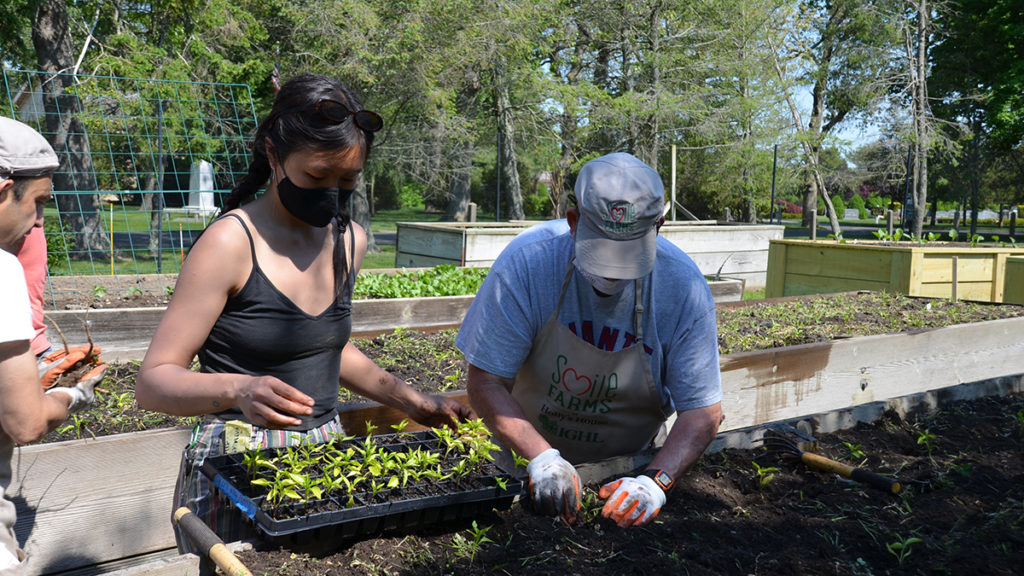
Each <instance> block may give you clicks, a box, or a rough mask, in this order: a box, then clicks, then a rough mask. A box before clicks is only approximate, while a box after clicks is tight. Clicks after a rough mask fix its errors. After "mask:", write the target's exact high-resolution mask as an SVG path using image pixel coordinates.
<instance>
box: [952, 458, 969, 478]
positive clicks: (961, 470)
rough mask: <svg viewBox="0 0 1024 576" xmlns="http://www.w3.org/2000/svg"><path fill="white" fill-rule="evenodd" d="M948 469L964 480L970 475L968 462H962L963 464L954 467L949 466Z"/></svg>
mask: <svg viewBox="0 0 1024 576" xmlns="http://www.w3.org/2000/svg"><path fill="white" fill-rule="evenodd" d="M949 469H950V470H952V471H953V472H956V473H957V474H959V475H961V476H963V477H964V478H967V477H968V476H970V475H971V463H970V462H964V463H962V464H958V465H956V466H950V468H949Z"/></svg>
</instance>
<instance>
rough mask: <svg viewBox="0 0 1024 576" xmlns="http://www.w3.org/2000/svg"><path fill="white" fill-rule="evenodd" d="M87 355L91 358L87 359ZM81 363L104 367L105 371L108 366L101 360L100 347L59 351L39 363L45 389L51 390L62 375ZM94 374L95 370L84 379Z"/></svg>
mask: <svg viewBox="0 0 1024 576" xmlns="http://www.w3.org/2000/svg"><path fill="white" fill-rule="evenodd" d="M87 355H88V356H89V358H86V356H87ZM81 361H88V362H90V363H92V364H94V365H96V366H97V367H99V366H103V368H104V369H105V368H106V365H105V364H103V361H102V360H100V347H99V346H89V345H84V346H72V347H70V348H68V349H67V350H58V351H56V352H53V353H52V354H48V355H47V356H45V357H44V358H42V359H40V360H39V362H38V363H37V366H38V368H39V380H40V382H41V383H42V385H43V389H44V390H49V389H50V388H52V387H53V385H54V384H55V383H56V382H57V379H58V378H60V375H61V374H63V373H65V372H67V371H68V370H71V369H72V368H74V366H75V365H76V364H78V363H79V362H81ZM92 372H95V370H93V371H91V372H90V374H87V375H86V376H84V377H83V378H82V379H83V380H84V379H86V378H89V377H91V376H92V375H93V374H92Z"/></svg>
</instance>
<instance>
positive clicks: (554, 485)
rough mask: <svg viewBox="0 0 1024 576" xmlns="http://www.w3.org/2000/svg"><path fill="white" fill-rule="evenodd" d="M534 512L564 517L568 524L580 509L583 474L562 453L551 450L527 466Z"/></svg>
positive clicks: (539, 455)
mask: <svg viewBox="0 0 1024 576" xmlns="http://www.w3.org/2000/svg"><path fill="white" fill-rule="evenodd" d="M526 473H527V474H529V475H530V497H531V499H532V500H533V506H534V509H535V510H536V511H537V512H540V513H541V514H546V515H548V516H558V515H561V516H562V517H563V518H565V520H566V521H567V522H570V523H571V522H573V521H574V520H575V519H576V512H578V511H579V509H580V475H579V474H577V473H576V469H575V468H573V466H572V464H569V462H567V461H566V460H565V459H564V458H562V455H561V453H560V452H559V451H558V450H555V449H554V448H548V449H547V450H545V451H543V452H541V453H540V454H538V455H537V457H536V458H534V459H533V460H530V463H529V464H528V465H527V466H526Z"/></svg>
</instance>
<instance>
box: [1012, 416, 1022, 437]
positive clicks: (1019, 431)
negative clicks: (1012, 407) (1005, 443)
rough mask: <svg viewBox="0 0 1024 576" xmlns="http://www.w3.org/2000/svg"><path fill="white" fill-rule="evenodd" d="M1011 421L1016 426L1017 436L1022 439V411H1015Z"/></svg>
mask: <svg viewBox="0 0 1024 576" xmlns="http://www.w3.org/2000/svg"><path fill="white" fill-rule="evenodd" d="M1013 421H1014V423H1015V424H1016V425H1017V436H1022V437H1024V410H1017V413H1016V414H1014V416H1013Z"/></svg>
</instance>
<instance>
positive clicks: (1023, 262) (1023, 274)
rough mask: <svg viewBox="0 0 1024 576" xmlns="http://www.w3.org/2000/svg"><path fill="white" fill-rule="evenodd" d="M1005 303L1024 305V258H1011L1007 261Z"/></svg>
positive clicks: (1004, 284) (1004, 278)
mask: <svg viewBox="0 0 1024 576" xmlns="http://www.w3.org/2000/svg"><path fill="white" fill-rule="evenodd" d="M1003 301H1004V302H1008V303H1013V304H1024V256H1010V257H1008V258H1007V259H1006V272H1005V275H1004V276H1003Z"/></svg>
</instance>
